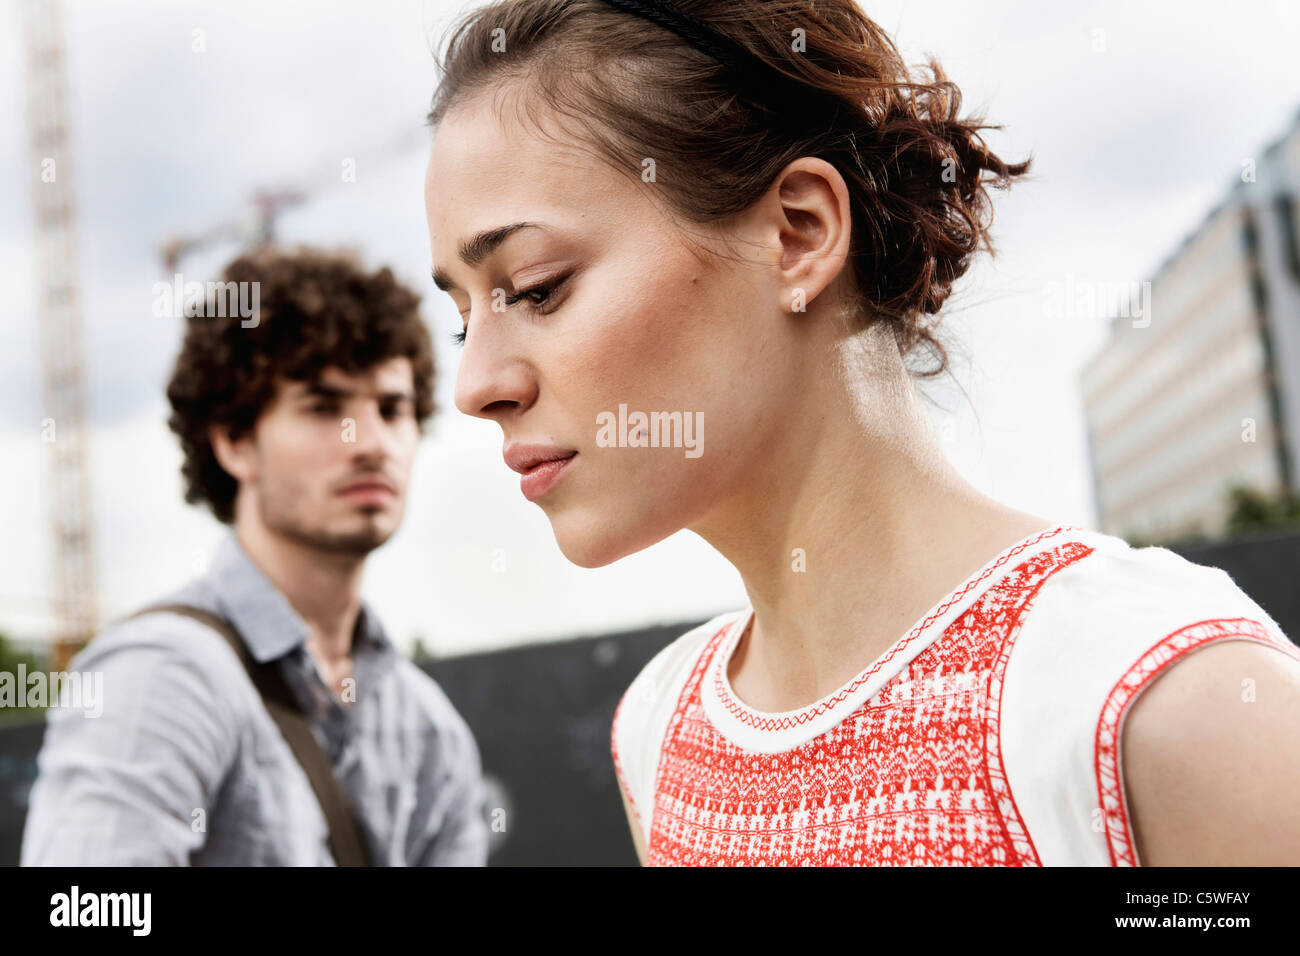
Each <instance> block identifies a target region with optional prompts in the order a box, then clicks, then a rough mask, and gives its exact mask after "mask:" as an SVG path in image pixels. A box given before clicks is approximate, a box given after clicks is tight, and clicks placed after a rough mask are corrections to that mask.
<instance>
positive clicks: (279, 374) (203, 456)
mask: <svg viewBox="0 0 1300 956" xmlns="http://www.w3.org/2000/svg"><path fill="white" fill-rule="evenodd" d="M222 281H223V282H233V283H239V282H256V283H258V286H257V289H258V315H257V321H256V322H255V323H250V324H249V326H248V327H245V326H244V324H243V320H241V317H240V316H239V315H238V314H234V315H229V316H217V315H214V314H213V313H215V312H216V311H218V310H217V309H215V308H205V309H203V310H202V311H203V313H204V314H202V315H196V316H192V317H189V318H187V320H186V329H185V340H184V343H183V344H182V345H181V352H180V355H179V356H178V357H177V359H176V366H175V368H174V369H173V371H172V376H171V381H170V382H169V383H168V385H167V399H168V401H169V402H170V403H171V408H172V414H171V417H170V419H169V420H168V422H167V424H168V425H169V426H170V427H171V430H172V431H174V432H175V433H176V434H177V435H178V436H179V437H180V442H181V450H182V451H183V453H184V455H185V461H184V464H183V465H182V466H181V474H182V475H183V477H184V479H185V500H186V501H188V502H190V503H191V504H199V503H207V505H208V506H209V507H211V509H212V513H213V514H214V515H216V517H217V519H218V520H219V521H222V522H224V523H226V524H232V523H233V522H234V520H235V495H236V493H237V492H238V490H239V483H238V481H236V480H235V478H234V477H232V476H231V475H230V474H229V473H228V472H227V471H226V470H225V469H224V468H222V467H221V465H220V464H219V463H218V461H217V458H216V455H215V453H214V452H213V450H212V444H211V442H210V441H209V439H208V429H209V427H210V426H212V425H221V426H225V427H227V428H229V430H230V434H231V437H232V438H234V439H238V438H240V437H241V436H243V435H246V434H248V433H249V432H251V431H252V430H253V428H254V426H255V424H256V422H257V420H258V418H259V417H260V416H261V414H262V412H263V411H264V410H265V409H266V407H267V406H268V405H269V404H270V402H271V400H272V399H273V398H274V397H275V395H276V387H277V381H276V380H277V379H278V378H288V379H292V380H295V381H302V382H312V381H315V380H316V379H317V378H318V377H319V375H320V374H321V372H323V371H324V370H325V368H327V367H329V366H337V367H338V368H340V369H342V370H343V371H344V372H347V373H348V374H357V373H360V372H363V371H365V370H366V369H368V368H370V367H372V366H374V365H377V364H379V363H380V362H384V361H386V360H388V359H391V358H398V357H401V356H405V357H406V358H408V359H410V361H411V368H412V372H413V373H414V383H415V418H416V422H417V423H418V425H419V427H420V430H421V431H423V429H424V425H425V422H426V421H427V420H428V419H429V418H430V417H431V416H432V415H433V412H434V401H433V383H434V361H433V344H432V342H431V340H430V337H429V332H428V329H427V328H426V327H425V325H424V322H423V321H422V320H421V318H420V313H419V303H420V296H419V295H417V294H416V293H414V292H413V291H411V290H410V289H409V288H407V287H406V286H404V285H402V284H401V283H400V282H398V281H397V279H395V278H394V277H393V273H392V271H391V270H389V269H388V268H387V267H384V268H382V269H380V270H379V271H377V272H368V271H366V270H365V268H364V267H363V266H362V265H361V264H360V263H359V262H358V261H357V260H356V259H355V258H354V257H353V256H351V255H350V254H347V253H331V252H325V251H321V250H316V249H310V248H298V249H294V250H283V249H277V248H275V247H269V246H267V247H262V248H260V249H257V250H255V251H252V252H248V253H245V254H243V255H240V256H239V257H238V258H236V259H234V260H233V261H232V262H231V263H230V264H229V265H227V266H226V268H225V269H224V270H223V271H222ZM229 311H232V312H237V311H238V310H229Z"/></svg>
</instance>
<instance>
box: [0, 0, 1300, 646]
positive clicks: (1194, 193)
mask: <svg viewBox="0 0 1300 956" xmlns="http://www.w3.org/2000/svg"><path fill="white" fill-rule="evenodd" d="M863 7H864V9H865V10H866V12H867V13H868V15H870V16H871V17H873V18H874V19H875V20H877V22H879V23H880V24H881V25H882V26H883V27H885V29H886V30H887V31H889V32H890V33H891V34H892V35H894V36H895V38H896V40H897V42H898V43H899V45H900V47H901V48H902V50H903V51H904V53H905V54H906V56H907V58H908V60H909V62H913V63H915V62H918V61H919V60H920V59H921V57H922V56H923V55H924V54H926V53H932V54H934V55H935V56H936V57H937V58H938V59H939V60H940V62H941V63H942V64H943V65H944V66H945V68H946V69H947V70H948V73H949V76H950V77H951V78H952V79H953V80H954V81H955V82H957V83H958V85H959V86H960V87H961V88H962V91H963V94H964V104H965V105H966V107H967V108H968V109H971V110H984V111H986V112H987V115H988V117H989V120H990V121H991V122H994V123H999V124H1002V125H1003V126H1004V127H1005V129H1003V130H1002V131H1000V132H999V131H992V132H989V133H988V134H987V139H988V141H989V142H990V145H991V146H992V147H993V148H994V150H995V151H996V152H998V153H999V154H1000V155H1001V156H1003V157H1004V158H1007V159H1019V158H1021V157H1023V156H1025V155H1027V154H1028V153H1029V152H1031V151H1032V152H1033V154H1034V157H1035V170H1036V171H1035V174H1034V177H1033V178H1032V179H1031V180H1028V181H1023V182H1020V183H1019V184H1018V185H1017V186H1016V187H1015V188H1014V189H1012V190H1011V191H1010V192H1007V193H995V201H996V203H997V217H996V221H995V227H994V236H995V240H996V242H997V245H998V249H999V257H998V259H997V260H996V261H994V262H992V263H987V262H985V263H981V265H980V266H979V267H978V268H976V269H975V270H974V271H973V272H972V273H971V274H969V275H968V276H967V277H966V279H965V280H964V283H963V284H962V285H961V286H959V292H958V294H957V295H955V296H954V298H953V299H952V300H950V306H949V308H948V318H947V319H946V320H945V326H944V327H945V329H946V331H947V335H948V336H949V340H950V341H954V340H955V341H956V342H957V343H958V348H959V350H960V352H959V354H958V356H957V364H956V368H955V371H956V377H957V380H958V382H959V383H960V385H961V388H962V389H964V391H965V392H966V394H967V395H969V397H970V400H971V402H972V403H973V405H974V407H975V409H976V410H977V412H978V415H977V416H976V415H974V414H972V412H971V410H970V408H969V407H968V406H967V405H966V404H965V403H966V399H965V397H963V396H962V395H961V394H960V392H959V391H958V390H957V389H956V388H955V387H953V386H952V385H951V384H950V383H949V384H945V385H943V386H941V387H937V388H936V387H929V388H928V389H927V394H928V395H929V396H930V397H931V399H932V400H933V401H934V402H935V403H937V404H938V405H940V406H941V407H943V408H946V409H948V411H946V412H936V413H935V426H936V428H937V429H938V432H939V434H940V435H941V437H942V439H943V441H944V444H945V448H946V449H947V450H948V453H949V455H950V456H951V458H952V459H953V461H954V462H955V463H956V464H957V465H958V467H959V468H960V469H961V470H962V472H963V473H964V474H965V475H966V476H967V477H968V478H969V479H970V480H971V481H972V482H973V483H975V484H976V485H977V486H979V487H980V488H981V489H983V490H984V491H985V492H987V493H989V494H991V495H993V496H994V497H996V498H998V499H999V500H1002V501H1005V502H1007V503H1008V504H1011V505H1013V506H1014V507H1017V508H1020V509H1023V510H1026V511H1030V512H1033V513H1037V514H1042V515H1045V516H1053V517H1055V518H1057V519H1059V520H1061V521H1063V522H1072V523H1077V524H1084V525H1092V524H1093V523H1094V521H1095V514H1094V509H1093V501H1092V491H1091V488H1090V486H1089V480H1088V475H1087V459H1086V452H1085V447H1084V432H1083V418H1082V410H1081V406H1080V397H1079V389H1078V370H1079V368H1080V366H1081V365H1082V364H1083V362H1084V361H1085V360H1086V359H1087V358H1088V357H1090V356H1091V355H1092V354H1093V353H1094V352H1095V351H1096V349H1097V348H1098V347H1099V346H1100V344H1101V342H1102V341H1103V338H1104V330H1105V326H1106V322H1105V316H1104V315H1100V314H1098V315H1096V316H1077V315H1075V316H1071V317H1070V318H1068V319H1059V318H1056V319H1048V318H1046V317H1045V315H1044V297H1045V290H1046V289H1047V288H1048V287H1049V286H1050V284H1052V283H1062V282H1064V281H1066V280H1067V278H1072V279H1073V280H1074V281H1091V282H1116V283H1118V282H1138V281H1141V280H1143V279H1147V278H1150V276H1151V274H1152V273H1153V272H1154V270H1155V268H1156V267H1157V266H1158V265H1159V264H1160V263H1161V262H1162V261H1163V260H1164V258H1165V257H1166V256H1167V255H1168V254H1169V252H1170V251H1172V249H1174V248H1175V247H1176V246H1177V245H1178V243H1179V242H1181V240H1182V239H1183V238H1184V237H1185V236H1186V235H1187V234H1188V233H1189V232H1190V231H1192V230H1194V229H1195V228H1196V227H1197V225H1198V224H1199V223H1200V221H1201V219H1202V217H1203V216H1204V215H1205V213H1206V212H1207V211H1208V210H1209V208H1210V207H1211V206H1212V205H1213V204H1214V203H1215V202H1217V201H1218V199H1219V198H1221V197H1222V196H1223V194H1224V193H1225V192H1226V191H1227V189H1228V188H1229V187H1230V186H1231V184H1232V183H1233V181H1234V180H1235V178H1236V177H1237V175H1238V173H1239V171H1240V169H1241V163H1242V161H1243V159H1246V158H1249V157H1252V156H1257V155H1259V154H1260V153H1262V151H1263V148H1264V147H1265V146H1266V145H1267V144H1268V143H1269V142H1271V141H1272V140H1273V139H1275V138H1276V137H1277V136H1278V135H1279V134H1280V133H1281V132H1282V131H1283V130H1284V129H1285V128H1286V127H1287V126H1288V125H1289V124H1290V123H1291V122H1292V120H1293V117H1294V116H1295V114H1296V110H1297V108H1300V80H1298V79H1297V77H1296V71H1295V51H1296V49H1298V48H1300V7H1298V5H1297V4H1296V3H1290V2H1285V0H1282V2H1279V0H1267V2H1263V0H1261V2H1253V3H1252V2H1238V3H1234V4H1231V5H1223V4H1217V3H1216V4H1209V3H1188V2H1179V3H1174V2H1169V3H1143V4H1140V5H1139V4H1133V3H1126V2H1113V3H1081V4H1068V5H1059V6H1058V5H1050V4H1043V3H1041V2H1033V3H1029V2H1026V3H1019V2H1000V3H997V2H995V3H989V4H973V3H969V2H944V3H937V2H928V0H907V2H901V0H895V2H888V3H876V2H870V3H864V4H863ZM460 9H462V7H461V5H459V4H451V3H441V2H422V3H415V2H411V3H398V2H387V3H384V2H373V0H367V2H364V3H362V2H359V0H358V2H352V3H315V2H313V3H306V2H258V3H252V2H234V3H232V2H227V0H223V2H221V3H193V2H177V0H169V2H161V0H158V2H134V3H129V4H128V3H121V2H73V3H66V2H65V4H64V32H65V36H66V48H67V54H68V57H69V71H70V74H69V79H70V85H71V104H70V111H71V131H72V138H73V142H74V144H75V152H74V157H73V160H74V162H73V166H72V170H71V173H72V175H73V176H74V177H75V184H76V194H77V197H78V200H79V217H80V220H79V221H80V277H81V293H82V301H83V303H84V316H83V317H84V323H85V343H84V345H85V353H86V359H87V376H88V382H87V387H88V401H89V415H90V424H91V428H92V441H91V446H90V460H91V463H92V469H93V500H94V516H95V535H96V563H97V571H98V577H99V589H100V593H101V601H102V604H103V608H104V613H105V615H106V616H108V617H110V618H111V617H114V616H118V615H121V614H124V613H126V612H128V611H130V610H132V609H133V608H135V607H137V606H139V605H141V604H143V603H144V602H146V601H148V600H151V599H152V598H154V597H157V596H159V595H160V594H161V593H162V592H163V591H165V590H169V589H171V588H172V587H175V586H177V585H179V584H181V583H184V581H185V580H186V579H187V578H188V577H189V576H190V574H191V573H192V571H193V569H194V568H195V567H196V566H198V563H201V561H202V559H203V556H204V555H206V554H207V553H208V552H209V551H210V549H211V547H212V546H213V544H214V543H215V542H216V540H217V539H218V538H219V537H220V535H221V534H222V533H223V531H224V529H223V528H222V527H221V526H220V525H218V524H217V523H216V522H215V521H214V520H213V519H212V518H210V517H209V516H208V515H207V514H206V512H203V511H200V510H198V509H196V508H193V507H190V506H187V505H185V504H184V503H183V501H182V498H181V484H180V478H179V472H178V469H179V463H180V455H179V451H178V449H177V447H176V444H175V440H174V438H173V436H172V435H171V433H170V432H169V431H168V430H167V428H166V424H165V420H166V407H165V399H164V396H163V393H162V388H163V384H164V383H165V381H166V378H167V375H168V372H169V370H170V366H171V363H172V361H173V359H174V357H175V351H176V348H177V347H178V344H179V333H180V323H179V322H177V321H175V320H166V319H158V318H154V317H153V316H152V315H151V313H150V299H151V289H152V286H153V283H154V282H156V281H159V280H160V279H162V278H164V276H163V270H162V265H161V263H160V260H159V256H158V253H157V249H158V245H159V243H160V242H161V240H162V239H163V238H164V237H165V236H166V235H168V234H169V233H194V232H198V231H202V230H203V229H205V228H207V227H209V226H211V225H213V224H215V223H218V222H221V221H224V220H226V219H229V218H231V217H237V216H239V215H241V214H243V212H244V211H245V210H246V209H247V199H248V197H249V195H250V193H251V191H252V190H253V189H254V188H257V187H266V186H272V187H274V186H281V185H294V186H297V187H299V188H303V189H306V190H309V191H310V192H311V193H312V197H313V198H312V199H311V201H310V202H308V203H307V204H305V205H304V206H302V207H300V208H298V209H295V210H293V211H291V212H290V213H288V214H287V215H285V216H284V217H283V218H282V219H281V221H280V235H281V238H283V239H285V240H288V241H301V242H311V243H317V244H321V245H326V246H337V245H341V244H348V245H352V246H355V247H357V248H358V249H359V250H360V251H361V252H362V254H363V257H364V259H365V261H366V262H367V263H368V264H369V265H371V266H378V265H380V264H387V265H390V266H392V267H393V269H394V270H395V271H396V272H397V274H398V275H399V276H400V277H401V278H403V279H404V280H405V281H406V282H408V283H409V284H411V285H412V286H413V287H415V288H417V289H419V290H420V291H421V292H422V293H423V294H424V295H425V302H424V314H425V317H426V319H427V320H428V322H429V323H430V325H431V327H432V329H433V330H434V341H435V346H436V348H437V349H438V352H439V356H438V358H439V374H440V382H439V394H438V399H439V403H440V405H441V406H442V408H443V409H444V411H443V412H442V414H441V415H440V416H439V418H438V419H437V420H436V421H435V423H434V425H433V427H432V429H431V431H430V432H429V435H428V437H427V438H426V440H425V443H424V446H423V448H422V449H421V452H420V456H419V459H418V461H417V464H416V472H415V480H414V484H413V489H412V493H411V497H410V501H409V507H408V511H407V517H406V520H405V523H404V525H403V527H402V530H401V531H400V532H399V533H398V535H397V536H396V537H395V538H394V539H393V541H392V542H391V543H390V544H389V545H387V546H386V547H384V548H383V549H381V550H380V551H378V552H376V553H375V555H374V556H373V557H372V559H371V561H370V562H369V564H368V566H367V572H366V584H365V594H366V597H367V598H368V599H369V600H371V601H372V602H373V603H374V604H375V606H376V607H377V608H378V610H379V611H380V613H381V615H382V617H383V619H384V621H385V623H386V624H387V625H388V627H389V629H390V631H391V632H392V634H393V636H394V638H395V639H396V640H398V641H399V643H403V644H405V643H407V642H409V640H410V639H411V638H412V636H414V635H415V634H421V635H422V636H423V637H424V640H425V642H426V644H427V645H428V646H430V647H431V649H433V650H434V651H435V652H437V653H442V654H454V653H463V652H466V651H472V650H480V649H487V648H491V647H497V646H504V645H508V644H517V643H522V642H526V641H532V640H548V639H555V638H560V637H568V636H575V635H578V634H588V633H600V632H607V631H612V630H618V629H623V628H627V627H634V626H639V625H642V624H647V623H652V622H679V621H686V620H691V619H699V618H704V617H706V616H711V615H713V614H716V613H719V612H721V611H724V610H729V609H733V608H738V607H740V606H741V605H742V604H743V603H744V600H745V598H744V591H743V588H742V587H741V584H740V580H739V577H738V576H737V574H736V573H735V571H734V570H733V569H732V568H731V567H730V565H728V564H727V563H726V562H725V561H723V560H722V559H721V557H720V556H718V555H717V554H716V553H715V552H714V551H713V550H712V549H711V548H709V547H708V546H707V545H706V544H704V542H703V541H701V540H700V539H699V538H697V537H696V536H694V535H693V534H691V533H689V532H683V533H680V534H678V535H676V536H674V537H673V538H670V539H668V540H667V541H664V542H662V543H660V544H659V545H657V546H655V547H653V548H650V549H648V550H647V551H644V552H642V553H640V554H637V555H634V556H632V557H629V558H625V559H624V560H622V561H619V562H616V563H615V564H613V565H611V566H609V567H606V568H601V569H598V570H584V569H581V568H576V567H573V566H571V565H570V564H569V563H568V562H567V561H565V559H564V558H563V556H562V555H561V553H560V551H559V549H558V548H557V546H556V545H555V541H554V538H553V536H552V534H551V530H550V526H549V524H548V522H547V521H546V518H545V515H544V514H543V512H542V511H541V509H540V508H538V507H537V506H535V505H532V504H529V503H528V502H527V501H526V500H524V499H523V497H522V496H521V495H520V494H519V491H518V480H517V478H516V477H515V476H514V475H513V474H512V473H511V472H509V471H507V470H506V469H505V467H504V466H503V464H502V461H501V434H500V429H499V428H498V427H497V426H496V425H495V424H494V423H491V422H487V421H482V420H477V419H467V418H465V417H464V416H462V415H460V414H459V413H458V412H456V411H455V409H454V406H453V404H452V387H453V384H454V379H455V371H456V369H455V364H456V360H457V350H456V349H455V348H454V347H452V346H451V345H450V344H449V341H448V334H449V333H450V332H452V331H453V330H456V329H459V327H460V325H459V318H458V316H457V314H456V311H455V308H454V306H453V305H452V304H451V301H450V299H448V298H447V297H446V296H445V295H443V294H442V293H439V292H438V291H437V290H436V289H434V288H433V286H432V283H431V281H430V280H429V265H430V263H429V248H428V235H427V231H426V227H425V222H424V211H423V206H422V177H423V171H424V164H425V159H426V153H427V142H428V140H427V135H426V134H423V133H422V132H421V125H422V123H423V117H424V114H425V112H426V110H427V108H428V103H429V99H430V96H431V94H432V92H433V82H434V78H435V71H434V67H433V58H432V56H431V53H430V49H431V47H432V46H434V45H436V43H437V41H438V39H439V38H440V36H441V33H442V30H443V28H444V27H445V26H446V25H447V24H448V23H449V22H450V21H451V20H452V19H453V17H454V16H455V14H456V13H457V12H458V11H459V10H460ZM195 30H202V31H203V34H202V36H203V40H204V44H205V46H206V49H205V50H204V51H203V52H196V51H195V50H194V48H193V47H194V36H195V33H194V31H195ZM21 35H22V34H21V29H20V23H19V22H18V6H17V5H16V4H3V5H0V37H3V40H2V41H0V42H3V44H4V46H5V49H4V55H3V56H2V57H0V131H2V135H0V143H3V144H4V145H3V147H0V183H5V184H7V186H6V188H3V189H0V277H2V278H3V287H4V290H5V298H6V309H5V313H4V318H3V321H2V322H0V462H2V463H3V467H0V500H2V501H3V502H4V506H3V533H4V542H5V546H4V548H3V551H2V552H0V630H3V631H6V632H8V633H11V634H13V635H15V636H18V637H35V636H39V635H41V634H43V633H45V631H46V629H47V628H48V627H49V624H50V617H49V612H48V607H47V604H48V595H49V593H50V590H51V583H50V574H49V562H50V560H51V559H50V551H49V547H48V540H47V539H48V512H47V510H46V509H47V508H48V499H47V497H46V487H47V484H48V481H47V467H48V465H47V462H46V460H45V457H44V455H43V454H42V453H43V452H44V451H46V449H45V447H44V446H43V445H42V444H41V441H40V420H41V418H42V417H44V416H43V413H42V410H41V404H40V382H41V378H40V366H39V353H38V340H37V334H36V333H37V329H36V320H35V309H34V302H35V298H34V276H33V266H34V259H33V251H32V214H31V206H30V196H29V192H28V190H29V183H30V178H31V176H32V175H33V171H32V169H31V168H30V165H29V161H28V157H27V135H26V129H25V125H24V122H25V117H24V112H23V76H22V51H21V48H20V45H19V44H20V40H21ZM347 157H350V158H353V159H355V160H356V163H357V181H356V182H355V183H348V184H344V183H340V182H339V179H340V177H339V175H338V170H339V168H340V163H341V161H342V160H343V159H344V158H347ZM64 172H65V170H64V169H61V170H60V173H61V175H62V174H63V173H64ZM234 252H235V247H234V246H233V245H229V244H227V245H216V246H212V247H210V248H209V249H207V250H205V251H204V252H203V253H201V254H196V255H194V256H193V257H191V258H190V259H187V260H186V261H185V262H184V263H183V269H184V271H185V272H186V273H189V274H193V275H196V276H204V275H209V276H210V275H212V274H213V273H214V272H215V270H217V269H218V268H219V267H220V265H221V264H222V263H223V262H224V261H226V260H227V259H228V258H229V257H230V256H231V255H232V254H233V253H234ZM963 356H964V358H963ZM496 549H505V555H506V571H505V573H500V572H496V571H494V570H493V568H492V558H493V554H494V551H495V550H496Z"/></svg>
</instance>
